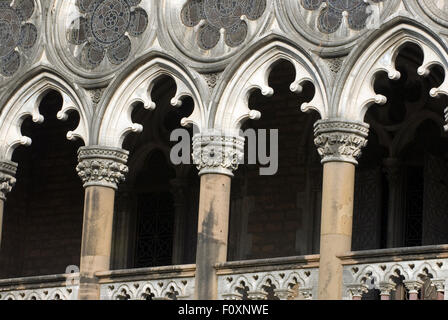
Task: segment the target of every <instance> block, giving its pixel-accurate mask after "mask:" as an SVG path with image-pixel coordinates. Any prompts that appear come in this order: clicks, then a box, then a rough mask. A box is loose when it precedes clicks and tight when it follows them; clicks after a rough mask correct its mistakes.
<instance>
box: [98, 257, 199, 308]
mask: <svg viewBox="0 0 448 320" xmlns="http://www.w3.org/2000/svg"><path fill="white" fill-rule="evenodd" d="M195 269H196V268H195V265H194V264H192V265H177V266H167V267H152V268H139V269H126V270H115V271H104V272H98V273H97V274H96V276H97V277H98V279H99V283H100V288H101V289H100V290H101V293H100V294H101V297H100V298H101V300H183V299H193V298H194V274H195Z"/></svg>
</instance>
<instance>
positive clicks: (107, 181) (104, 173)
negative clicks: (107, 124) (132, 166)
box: [76, 146, 128, 189]
mask: <svg viewBox="0 0 448 320" xmlns="http://www.w3.org/2000/svg"><path fill="white" fill-rule="evenodd" d="M78 159H79V164H78V166H77V167H76V171H77V172H78V175H79V177H80V178H81V180H82V182H83V183H84V187H88V186H106V187H110V188H113V189H117V187H118V184H119V183H120V182H123V181H124V180H125V178H126V174H127V172H128V167H127V166H126V162H127V159H128V151H126V150H122V149H118V148H106V147H100V146H93V147H82V148H80V149H79V151H78Z"/></svg>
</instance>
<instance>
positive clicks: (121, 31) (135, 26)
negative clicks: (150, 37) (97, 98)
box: [68, 0, 148, 68]
mask: <svg viewBox="0 0 448 320" xmlns="http://www.w3.org/2000/svg"><path fill="white" fill-rule="evenodd" d="M140 2H141V0H77V1H76V5H77V7H78V9H79V12H80V13H81V14H82V16H81V17H79V18H77V19H75V20H74V21H73V22H72V23H71V26H70V29H69V35H68V39H69V42H71V43H72V44H75V45H84V47H83V49H82V53H81V62H82V63H83V64H85V65H86V66H87V67H89V68H95V67H97V66H98V65H99V64H100V63H101V62H102V61H103V59H104V56H107V58H108V60H109V61H110V62H111V63H112V64H116V65H118V64H120V63H122V62H123V61H125V60H126V59H127V58H128V56H129V54H130V52H131V40H130V38H129V36H131V37H137V36H139V35H141V34H142V33H143V32H144V31H145V30H146V28H147V26H148V14H147V13H146V11H145V10H144V9H142V8H141V7H138V6H137V5H138V4H139V3H140Z"/></svg>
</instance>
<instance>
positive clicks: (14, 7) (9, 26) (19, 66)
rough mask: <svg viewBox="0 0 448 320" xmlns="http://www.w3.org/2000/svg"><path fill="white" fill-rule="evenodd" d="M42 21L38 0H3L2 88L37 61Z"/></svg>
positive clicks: (0, 40) (0, 34) (0, 13)
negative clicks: (28, 65) (26, 66)
mask: <svg viewBox="0 0 448 320" xmlns="http://www.w3.org/2000/svg"><path fill="white" fill-rule="evenodd" d="M41 17H42V10H41V7H40V3H39V1H38V0H19V1H12V0H0V86H2V84H3V83H7V82H9V81H11V80H10V78H11V77H12V76H17V74H19V73H20V71H22V72H23V71H24V69H25V68H24V67H25V65H27V64H29V63H32V62H33V59H34V58H35V57H36V53H37V51H38V50H39V46H38V45H37V43H38V41H39V36H40V34H41V33H42V31H41V29H40V26H41V25H42V23H41Z"/></svg>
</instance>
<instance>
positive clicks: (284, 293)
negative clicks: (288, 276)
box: [274, 288, 294, 300]
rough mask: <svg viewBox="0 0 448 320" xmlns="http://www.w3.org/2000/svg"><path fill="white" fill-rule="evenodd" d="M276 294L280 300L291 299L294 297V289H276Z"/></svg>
mask: <svg viewBox="0 0 448 320" xmlns="http://www.w3.org/2000/svg"><path fill="white" fill-rule="evenodd" d="M274 293H275V296H276V297H277V298H279V299H280V300H290V299H292V298H293V297H294V290H292V289H289V288H288V289H274Z"/></svg>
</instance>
